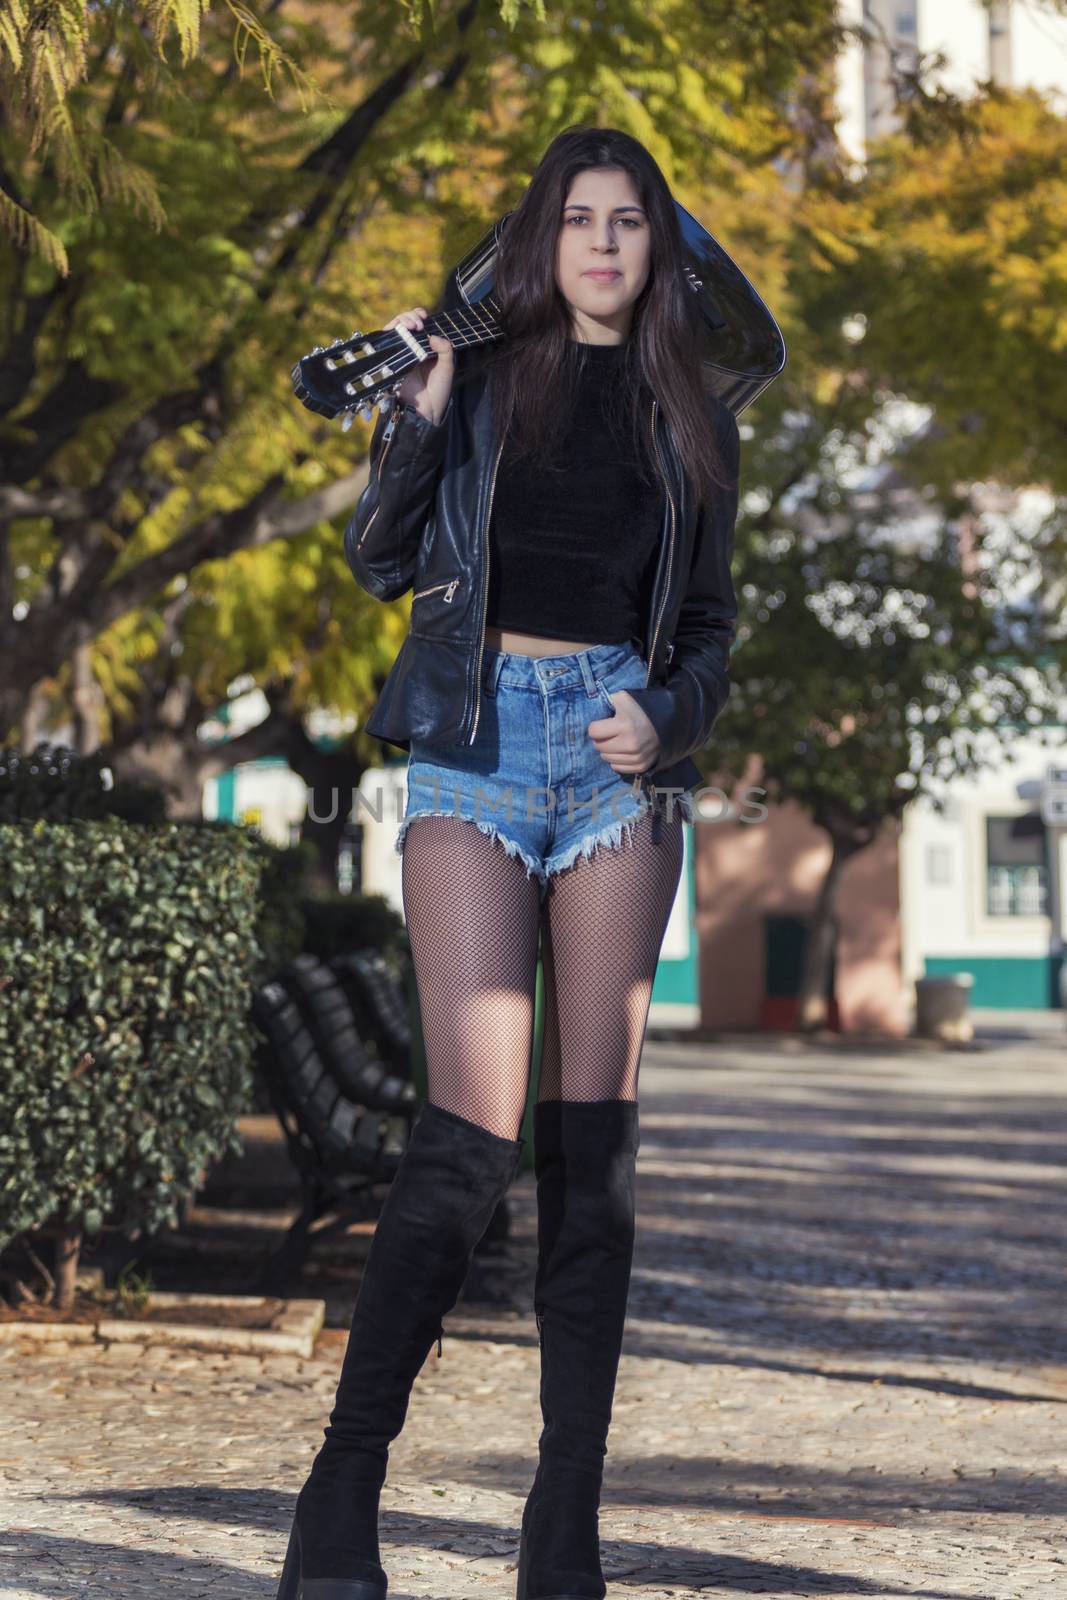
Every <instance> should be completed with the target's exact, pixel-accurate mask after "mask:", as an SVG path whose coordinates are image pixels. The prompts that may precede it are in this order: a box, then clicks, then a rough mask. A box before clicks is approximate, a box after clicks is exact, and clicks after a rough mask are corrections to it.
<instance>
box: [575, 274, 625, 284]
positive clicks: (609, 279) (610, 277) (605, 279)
mask: <svg viewBox="0 0 1067 1600" xmlns="http://www.w3.org/2000/svg"><path fill="white" fill-rule="evenodd" d="M582 276H583V277H585V278H596V279H597V280H598V281H599V282H601V283H614V281H615V279H616V278H621V277H622V273H621V272H611V271H608V272H585V273H583V274H582Z"/></svg>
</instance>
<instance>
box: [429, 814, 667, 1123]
mask: <svg viewBox="0 0 1067 1600" xmlns="http://www.w3.org/2000/svg"><path fill="white" fill-rule="evenodd" d="M658 823H659V826H658V829H657V828H655V827H654V823H653V818H652V816H651V813H650V812H646V813H645V814H644V815H643V816H641V817H639V818H638V820H637V822H636V824H635V826H634V829H633V832H632V834H631V835H630V837H629V838H624V839H623V841H622V843H621V844H620V845H618V846H616V847H613V848H609V847H606V846H601V847H600V848H599V850H598V851H597V852H596V854H595V855H593V856H589V857H582V858H580V859H579V860H578V861H576V862H575V863H574V865H573V866H570V867H567V868H565V869H564V870H563V871H562V872H560V873H557V874H555V875H554V876H553V877H552V878H551V879H550V880H549V886H548V890H547V892H546V894H545V897H544V901H543V903H541V901H540V889H539V885H538V882H537V879H536V878H534V877H527V876H526V868H525V866H524V865H523V863H522V862H521V861H520V860H519V859H518V858H517V857H515V856H510V855H508V854H507V851H506V850H505V848H504V846H503V845H502V844H501V843H500V841H499V840H498V839H494V838H492V837H491V836H490V835H489V834H485V833H482V832H481V831H480V829H478V828H477V827H475V825H474V824H473V823H472V822H468V821H466V820H464V819H463V818H462V817H455V816H435V817H417V818H416V819H415V820H414V821H413V822H412V823H411V825H410V827H409V828H408V831H407V834H406V835H405V839H404V852H403V864H402V868H401V881H402V889H403V896H404V914H405V918H406V921H407V927H408V935H409V938H410V940H411V949H412V956H413V959H414V963H415V978H416V982H417V985H418V992H419V1007H420V1010H421V1013H422V1027H423V1035H424V1038H425V1044H426V1066H427V1075H428V1089H429V1098H430V1100H431V1101H433V1103H434V1104H435V1105H438V1106H443V1107H445V1108H446V1109H447V1110H450V1111H455V1112H456V1113H457V1114H458V1115H460V1116H463V1117H466V1118H468V1120H469V1121H471V1122H477V1123H479V1124H480V1125H481V1126H483V1127H486V1128H489V1129H491V1130H492V1131H493V1132H494V1133H496V1134H499V1135H501V1136H502V1137H504V1138H507V1139H515V1138H517V1137H518V1134H519V1129H520V1127H521V1125H522V1118H523V1112H524V1110H525V1106H526V1098H527V1094H528V1089H529V1066H530V1051H531V1045H532V1041H533V1021H534V986H535V982H536V974H537V949H538V938H539V937H540V938H541V942H542V956H543V964H544V978H545V1015H544V1036H543V1042H542V1051H541V1076H540V1083H539V1088H538V1098H539V1099H541V1100H550V1099H554V1100H560V1099H563V1100H605V1099H619V1100H636V1098H637V1078H638V1069H639V1066H640V1060H641V1048H642V1044H643V1041H644V1031H645V1023H646V1020H647V1017H648V1007H649V1001H650V999H651V994H652V982H653V979H654V977H655V972H656V963H657V961H658V960H659V952H660V947H661V945H662V943H663V935H664V932H665V930H666V926H667V918H668V916H669V915H670V909H671V905H672V904H673V901H674V896H675V892H676V890H677V887H678V880H679V877H680V875H681V867H682V856H683V848H684V845H683V838H682V829H683V827H684V823H683V821H682V818H681V815H680V814H679V812H678V811H677V808H675V809H674V814H673V815H671V816H666V815H664V816H661V817H660V818H659V819H658Z"/></svg>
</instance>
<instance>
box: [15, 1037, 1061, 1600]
mask: <svg viewBox="0 0 1067 1600" xmlns="http://www.w3.org/2000/svg"><path fill="white" fill-rule="evenodd" d="M1064 1052H1065V1044H1064V1040H1063V1037H1062V1036H1061V1035H1059V1034H1048V1035H1046V1036H1045V1037H1040V1038H1034V1039H1032V1040H1030V1041H1027V1042H1019V1041H1018V1040H1011V1039H1003V1040H993V1041H992V1042H990V1043H989V1044H988V1045H987V1047H986V1048H983V1049H980V1050H972V1051H966V1050H965V1051H940V1050H926V1051H919V1050H915V1049H909V1048H907V1047H906V1046H904V1045H902V1046H899V1047H892V1046H882V1047H879V1048H866V1049H863V1048H855V1049H842V1048H840V1046H838V1047H836V1048H832V1049H820V1048H815V1047H812V1046H810V1045H806V1044H799V1043H792V1042H790V1041H786V1040H782V1041H774V1040H767V1039H757V1040H753V1041H749V1042H737V1041H734V1040H731V1041H728V1042H719V1043H717V1044H714V1043H712V1044H702V1045H692V1044H689V1045H681V1044H664V1043H651V1042H650V1043H649V1044H648V1045H647V1046H646V1051H645V1058H644V1063H643V1067H642V1083H641V1104H642V1143H641V1151H640V1158H639V1174H640V1186H639V1211H640V1217H639V1248H638V1253H637V1257H636V1260H635V1266H634V1279H633V1291H632V1298H631V1315H630V1320H629V1322H628V1325H627V1337H626V1343H625V1349H624V1355H623V1363H622V1370H621V1373H620V1379H619V1388H618V1396H617V1403H616V1411H615V1421H614V1424H613V1428H612V1435H611V1442H610V1450H609V1455H608V1463H607V1474H606V1482H605V1492H604V1504H603V1511H602V1517H601V1535H602V1543H603V1550H604V1564H605V1571H606V1574H607V1578H608V1593H609V1596H610V1597H611V1600H624V1597H626V1600H652V1597H656V1600H660V1597H668V1596H669V1597H672V1600H694V1597H696V1596H698V1595H705V1596H706V1595H709V1594H713V1595H716V1596H720V1597H722V1600H729V1597H735V1596H742V1595H751V1594H769V1595H782V1596H793V1595H804V1596H806V1595H822V1596H869V1597H878V1600H903V1597H908V1600H1009V1597H1022V1596H1025V1597H1027V1600H1029V1597H1031V1596H1033V1597H1038V1596H1041V1597H1045V1596H1048V1597H1057V1596H1058V1597H1064V1600H1067V1541H1065V1538H1064V1535H1065V1533H1067V1474H1065V1471H1064V1467H1065V1458H1067V1445H1065V1442H1064V1440H1065V1434H1064V1423H1065V1420H1067V1411H1065V1409H1064V1408H1065V1405H1067V1363H1065V1342H1067V1341H1065V1335H1064V1298H1063V1289H1064V1274H1063V1253H1062V1252H1063V1240H1064V1236H1065V1227H1064V1225H1065V1222H1067V1198H1065V1191H1064V1183H1063V1157H1064V1144H1063V1131H1064V1124H1065V1122H1067V1101H1065V1097H1064V1088H1063V1084H1064V1072H1065V1067H1067V1058H1065V1053H1064ZM512 1193H513V1199H514V1209H515V1213H516V1220H515V1246H514V1248H515V1259H516V1260H517V1262H518V1269H517V1277H516V1281H517V1284H518V1290H517V1299H518V1303H519V1306H520V1307H521V1309H518V1310H515V1309H510V1308H508V1307H500V1308H497V1307H494V1306H492V1305H490V1306H487V1307H484V1308H483V1307H480V1306H473V1305H463V1304H461V1306H460V1307H458V1308H457V1310H456V1311H455V1312H454V1313H453V1314H452V1316H451V1317H450V1318H449V1319H448V1320H447V1323H446V1336H445V1340H444V1354H443V1357H442V1358H440V1359H439V1358H438V1356H437V1354H436V1350H435V1352H434V1353H433V1354H432V1355H431V1356H430V1358H429V1360H428V1362H427V1364H426V1366H425V1368H424V1369H423V1372H422V1374H421V1375H420V1377H419V1379H418V1381H417V1383H416V1387H415V1392H414V1395H413V1398H412V1404H411V1409H410V1412H409V1420H408V1425H407V1427H406V1428H405V1431H404V1433H403V1435H402V1437H401V1439H400V1441H399V1442H398V1443H397V1445H396V1446H395V1447H394V1450H393V1457H392V1465H391V1471H390V1479H389V1483H388V1485H387V1487H386V1491H385V1494H384V1497H383V1515H382V1550H383V1558H384V1560H385V1563H386V1566H387V1568H388V1570H389V1573H390V1578H391V1583H390V1600H454V1597H464V1600H466V1597H479V1596H485V1597H487V1600H507V1597H510V1596H512V1595H513V1594H514V1585H515V1577H514V1566H515V1559H516V1550H517V1529H518V1521H519V1516H520V1513H521V1508H522V1501H523V1498H524V1496H525V1494H526V1491H527V1489H528V1487H529V1483H530V1479H531V1477H532V1472H533V1463H534V1452H535V1448H536V1436H537V1431H538V1427H539V1420H540V1419H539V1413H538V1411H537V1341H536V1329H535V1327H534V1323H533V1317H532V1312H531V1311H530V1310H529V1296H530V1290H531V1285H532V1272H533V1260H534V1256H533V1237H534V1234H533V1229H534V1221H535V1216H534V1192H533V1180H532V1177H531V1176H530V1175H528V1174H524V1175H523V1176H522V1177H521V1178H520V1180H519V1181H518V1182H517V1183H516V1185H515V1188H514V1190H513V1191H512ZM358 1245H359V1248H360V1249H361V1250H362V1249H363V1248H365V1238H361V1239H359V1240H358ZM351 1297H352V1295H351V1290H350V1292H349V1294H348V1296H347V1303H348V1304H350V1302H351ZM339 1320H340V1322H341V1323H343V1318H341V1319H339ZM343 1339H344V1329H343V1326H337V1327H335V1328H334V1329H332V1330H328V1331H327V1332H326V1333H325V1334H324V1336H323V1338H322V1340H321V1341H320V1344H319V1346H318V1348H317V1350H316V1353H315V1356H314V1358H313V1359H312V1360H310V1361H301V1360H298V1359H296V1358H289V1357H278V1356H273V1357H266V1358H262V1359H258V1358H253V1357H248V1356H228V1357H227V1356H214V1355H207V1354H195V1353H189V1352H181V1353H178V1352H167V1351H164V1350H151V1351H148V1352H145V1353H139V1352H138V1351H137V1350H136V1349H132V1348H130V1347H123V1346H118V1345H115V1346H111V1347H109V1348H106V1349H97V1348H72V1349H69V1350H64V1351H62V1352H53V1353H50V1354H48V1355H45V1354H43V1353H41V1352H40V1351H36V1350H33V1351H31V1350H28V1349H26V1348H24V1347H18V1348H16V1349H4V1350H0V1381H2V1383H3V1396H4V1399H3V1402H2V1403H3V1408H4V1411H5V1413H6V1422H5V1426H4V1432H3V1439H2V1442H0V1475H2V1480H3V1481H2V1491H0V1492H2V1494H3V1499H4V1502H5V1505H4V1531H3V1532H2V1534H0V1593H2V1594H3V1595H5V1596H8V1597H10V1600H68V1597H79V1600H81V1597H85V1600H103V1597H108V1600H111V1597H118V1600H145V1597H147V1596H153V1597H154V1600H179V1597H180V1600H197V1597H200V1596H206V1597H218V1600H272V1597H273V1596H274V1594H275V1588H276V1583H277V1576H278V1572H279V1569H280V1562H281V1558H282V1553H283V1549H284V1545H285V1540H286V1536H287V1531H288V1525H289V1519H290V1514H291V1511H292V1505H293V1500H294V1497H295V1495H296V1491H297V1489H298V1488H299V1486H300V1483H301V1482H302V1480H303V1475H304V1473H305V1472H306V1470H307V1467H308V1465H309V1462H310V1459H311V1456H312V1454H313V1453H314V1450H315V1449H316V1447H317V1445H318V1443H319V1441H320V1439H321V1428H322V1425H323V1423H324V1421H325V1416H326V1413H327V1411H328V1409H329V1405H330V1401H331V1398H332V1394H333V1387H334V1381H335V1375H336V1372H337V1370H338V1367H339V1364H340V1359H341V1351H342V1346H343Z"/></svg>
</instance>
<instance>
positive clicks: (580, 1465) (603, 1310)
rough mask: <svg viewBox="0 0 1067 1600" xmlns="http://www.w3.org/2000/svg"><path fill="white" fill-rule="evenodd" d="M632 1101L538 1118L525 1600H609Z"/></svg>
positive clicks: (635, 1126) (560, 1109)
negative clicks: (533, 1442)
mask: <svg viewBox="0 0 1067 1600" xmlns="http://www.w3.org/2000/svg"><path fill="white" fill-rule="evenodd" d="M639 1143H640V1131H639V1121H638V1107H637V1102H636V1101H630V1100H590V1101H581V1100H562V1101H551V1100H546V1101H543V1102H540V1103H538V1104H537V1105H536V1106H535V1108H534V1170H535V1172H536V1174H537V1203H538V1263H537V1279H536V1283H535V1288H534V1310H535V1313H536V1317H537V1328H538V1334H539V1338H540V1345H541V1414H542V1417H543V1420H544V1427H543V1428H542V1430H541V1437H540V1441H539V1461H538V1466H537V1472H536V1474H535V1477H534V1482H533V1487H532V1489H531V1490H530V1494H529V1496H528V1498H527V1501H526V1505H525V1507H524V1508H523V1516H522V1537H521V1542H520V1547H519V1572H518V1600H603V1597H604V1595H605V1594H606V1592H607V1591H606V1585H605V1583H604V1574H603V1571H602V1568H601V1564H600V1532H599V1509H600V1490H601V1484H602V1480H603V1469H604V1458H605V1456H606V1454H607V1437H608V1429H609V1427H610V1424H611V1411H612V1404H613V1401H614V1396H615V1380H616V1377H617V1375H618V1368H619V1357H620V1355H621V1351H622V1337H623V1327H624V1323H625V1320H626V1303H627V1297H628V1294H629V1288H630V1269H631V1264H632V1261H633V1246H634V1184H635V1176H636V1162H637V1150H638V1145H639Z"/></svg>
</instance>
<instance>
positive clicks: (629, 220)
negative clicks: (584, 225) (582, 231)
mask: <svg viewBox="0 0 1067 1600" xmlns="http://www.w3.org/2000/svg"><path fill="white" fill-rule="evenodd" d="M587 220H588V219H587V218H586V217H583V216H581V215H580V214H579V213H577V212H576V213H575V214H574V216H573V217H568V218H567V221H568V222H586V221H587ZM619 221H620V222H622V223H623V224H624V225H625V226H626V227H627V228H639V227H640V226H641V224H640V223H639V222H638V220H637V218H636V217H620V218H619Z"/></svg>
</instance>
